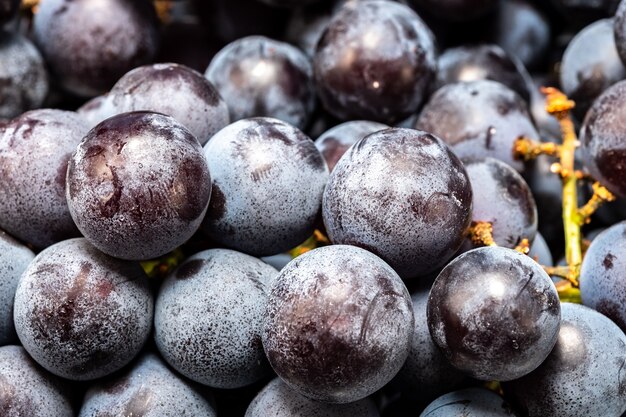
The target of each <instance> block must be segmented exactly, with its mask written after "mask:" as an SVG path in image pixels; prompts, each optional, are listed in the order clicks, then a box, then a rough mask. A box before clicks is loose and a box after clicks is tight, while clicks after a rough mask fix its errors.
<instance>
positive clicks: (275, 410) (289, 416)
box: [245, 378, 380, 417]
mask: <svg viewBox="0 0 626 417" xmlns="http://www.w3.org/2000/svg"><path fill="white" fill-rule="evenodd" d="M267 416H272V417H357V416H358V417H380V414H379V413H378V410H377V409H376V406H375V405H374V402H373V401H372V400H370V399H369V398H365V399H362V400H360V401H356V402H353V403H350V404H325V403H322V402H318V401H313V400H309V399H308V398H306V397H303V396H302V395H300V394H298V393H297V392H296V391H294V390H292V389H291V388H289V386H288V385H287V384H285V383H284V382H283V381H281V380H280V378H276V379H274V380H273V381H272V382H270V383H269V384H267V386H266V387H265V388H263V390H262V391H261V392H259V394H258V395H257V396H256V397H255V398H254V400H252V403H250V406H249V407H248V410H247V411H246V415H245V417H267Z"/></svg>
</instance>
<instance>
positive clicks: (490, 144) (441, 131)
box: [415, 80, 539, 172]
mask: <svg viewBox="0 0 626 417" xmlns="http://www.w3.org/2000/svg"><path fill="white" fill-rule="evenodd" d="M415 128H416V129H420V130H425V131H426V132H429V133H432V134H434V135H435V136H438V137H440V138H441V139H442V140H443V141H444V142H445V143H446V144H447V145H448V146H450V147H451V149H452V150H453V151H454V153H455V154H457V155H458V156H459V157H461V158H483V157H487V156H489V157H492V158H496V159H499V160H501V161H503V162H506V163H507V164H508V165H510V166H512V167H513V168H515V169H516V170H517V171H520V172H522V171H523V170H524V163H523V162H521V161H518V160H515V159H513V143H514V142H515V140H516V139H517V138H518V137H520V136H526V137H529V138H531V139H534V140H539V134H538V133H537V131H536V130H535V126H534V125H533V122H532V120H531V118H530V115H529V114H528V110H527V107H526V104H525V103H524V101H523V100H522V99H521V98H520V97H519V96H518V95H517V94H516V93H515V92H514V91H513V90H511V89H509V88H507V87H506V86H504V85H503V84H500V83H497V82H494V81H486V80H480V81H472V82H458V83H454V84H448V85H445V86H444V87H442V88H440V89H439V90H438V91H437V92H436V93H435V94H434V95H433V96H432V97H431V98H430V100H429V101H428V103H426V105H425V106H424V108H423V109H422V112H421V113H420V116H419V119H418V120H417V123H416V124H415Z"/></svg>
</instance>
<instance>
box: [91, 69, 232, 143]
mask: <svg viewBox="0 0 626 417" xmlns="http://www.w3.org/2000/svg"><path fill="white" fill-rule="evenodd" d="M109 95H110V97H111V99H110V100H111V102H112V105H113V107H114V108H115V114H119V113H125V112H130V111H137V110H148V111H153V112H158V113H163V114H167V115H168V116H172V117H173V118H174V119H176V120H177V121H178V122H179V123H181V124H182V125H183V126H185V127H186V128H187V129H189V131H190V132H191V133H193V134H194V136H195V137H196V139H198V141H199V142H200V144H201V145H204V144H205V143H206V142H207V141H208V140H209V139H210V138H211V136H213V135H214V134H215V133H216V132H217V131H218V130H220V129H221V128H223V127H224V126H226V125H227V124H228V122H229V118H228V108H227V107H226V103H225V102H224V100H222V99H221V97H220V95H219V93H218V92H217V90H216V89H215V87H213V85H212V84H211V83H210V82H209V81H208V80H207V79H206V78H204V76H202V74H200V73H198V72H196V71H194V70H192V69H191V68H188V67H185V66H183V65H178V64H154V65H146V66H143V67H139V68H135V69H134V70H132V71H130V72H129V73H127V74H126V75H124V76H123V77H122V78H121V79H120V80H119V81H118V82H117V83H115V85H114V86H113V89H112V90H111V93H110V94H109ZM107 117H108V115H107ZM102 120H104V119H102ZM98 122H100V121H98Z"/></svg>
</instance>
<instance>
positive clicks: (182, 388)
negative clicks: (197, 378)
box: [79, 354, 217, 417]
mask: <svg viewBox="0 0 626 417" xmlns="http://www.w3.org/2000/svg"><path fill="white" fill-rule="evenodd" d="M98 416H129V417H134V416H142V417H160V416H197V417H217V414H216V413H215V411H214V410H213V407H212V406H211V405H210V404H209V402H208V401H207V400H206V399H205V398H203V397H202V395H201V394H200V393H199V392H197V390H196V389H195V387H194V386H193V385H191V384H190V383H189V382H187V381H186V380H184V379H182V378H180V377H179V376H178V375H176V374H175V373H174V372H172V371H170V370H169V369H168V367H167V366H166V365H165V364H164V363H163V362H162V361H161V359H159V358H158V357H157V356H156V355H154V354H146V355H143V356H142V357H141V358H140V359H139V360H138V361H137V362H136V363H135V364H134V365H133V367H132V368H131V369H129V370H128V371H127V372H126V373H124V374H123V375H120V376H118V377H116V378H114V379H112V380H110V381H106V382H99V383H97V384H96V385H93V386H91V387H90V388H89V391H87V394H86V395H85V399H84V402H83V406H82V408H81V410H80V414H79V417H98Z"/></svg>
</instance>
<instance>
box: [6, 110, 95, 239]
mask: <svg viewBox="0 0 626 417" xmlns="http://www.w3.org/2000/svg"><path fill="white" fill-rule="evenodd" d="M88 130H89V128H88V127H87V124H86V123H85V122H84V121H83V120H82V118H81V117H80V116H79V115H78V114H76V113H74V112H68V111H61V110H46V109H43V110H33V111H30V112H27V113H24V114H22V115H21V116H20V117H18V118H16V119H13V120H11V121H10V122H8V123H7V124H5V125H4V126H3V127H0V228H3V229H4V230H6V231H7V232H9V233H11V234H12V235H13V236H15V237H17V238H19V239H21V240H23V241H25V242H28V243H30V244H32V245H33V246H35V247H36V248H39V249H42V248H45V247H47V246H49V245H51V244H53V243H55V242H59V241H61V240H64V239H68V238H71V237H75V236H79V232H78V229H76V225H75V224H74V221H73V220H72V217H71V216H70V211H69V209H68V207H67V200H66V199H65V176H66V173H67V164H68V162H69V159H70V157H71V155H72V153H73V152H74V151H75V150H76V147H77V146H78V144H79V143H80V141H81V140H82V139H83V136H85V134H86V133H87V131H88Z"/></svg>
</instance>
